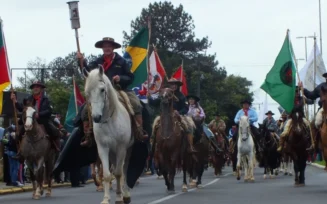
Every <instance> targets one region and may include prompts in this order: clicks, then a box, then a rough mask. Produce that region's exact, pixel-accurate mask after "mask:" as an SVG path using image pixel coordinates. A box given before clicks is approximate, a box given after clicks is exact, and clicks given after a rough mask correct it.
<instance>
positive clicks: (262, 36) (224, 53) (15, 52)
mask: <svg viewBox="0 0 327 204" xmlns="http://www.w3.org/2000/svg"><path fill="white" fill-rule="evenodd" d="M151 2H155V1H150V0H137V1H136V0H124V1H117V0H81V1H80V2H79V12H80V17H81V19H80V20H81V29H80V30H79V33H80V36H81V38H80V43H81V50H82V52H85V53H87V54H99V53H100V52H101V50H99V49H96V48H94V43H95V42H96V41H97V40H99V39H101V38H102V37H105V36H106V37H113V38H115V40H116V41H118V42H122V40H123V35H122V31H123V30H125V31H128V32H129V31H130V22H131V20H133V19H135V17H137V16H139V15H140V13H141V10H142V8H145V7H147V6H148V4H149V3H151ZM172 2H173V4H174V5H176V6H177V5H178V4H180V3H181V4H183V6H184V9H185V11H186V12H188V13H189V14H191V15H192V17H193V19H194V23H195V34H196V36H197V37H198V38H201V37H204V36H207V35H208V36H209V39H210V40H211V41H212V47H211V48H210V49H209V50H208V51H207V53H211V54H213V53H217V60H219V62H220V66H225V67H226V69H227V72H228V74H236V75H241V76H244V77H246V78H248V79H249V80H251V81H253V87H252V90H253V91H255V90H257V89H258V88H259V87H260V85H261V84H262V82H263V81H264V78H265V76H266V74H267V72H268V71H269V70H270V68H271V67H272V65H273V63H274V60H275V58H276V56H277V54H278V52H279V50H280V48H281V46H282V43H283V40H284V38H285V35H286V30H287V29H290V30H291V39H292V43H293V47H294V50H295V54H296V57H297V58H305V49H304V40H303V39H296V37H297V36H308V35H313V34H314V32H316V34H317V35H318V45H320V44H319V14H318V12H319V9H318V8H319V7H318V0H264V1H263V0H201V1H200V0H173V1H172ZM0 5H1V6H0V17H1V18H2V19H3V21H4V32H5V36H6V43H7V50H8V53H9V61H10V66H11V67H12V68H21V67H26V64H27V62H28V61H29V60H34V59H35V58H36V57H40V58H43V59H45V60H46V61H47V62H50V61H51V60H52V59H54V58H55V57H58V56H65V55H66V54H68V53H70V52H72V51H75V50H76V43H75V38H74V31H73V30H72V29H71V27H70V20H69V10H68V5H67V4H66V1H65V0H55V1H54V0H51V1H50V0H28V1H26V0H0ZM326 9H327V5H326V4H324V2H322V9H321V10H322V32H323V35H322V38H323V48H324V47H325V48H326V52H327V46H326V44H327V41H324V39H326V40H327V32H324V31H325V29H324V28H325V26H324V25H326V23H325V19H326V17H327V12H324V11H326ZM312 46H313V40H312V39H308V53H309V54H310V51H311V48H312ZM322 51H323V56H326V55H324V51H325V50H324V49H322ZM118 52H121V50H118ZM324 59H325V57H324ZM324 61H326V59H325V60H324ZM303 65H304V61H299V67H300V68H302V67H303ZM20 72H21V71H14V72H13V78H16V77H17V76H19V75H20ZM15 83H17V82H16V81H14V85H15ZM256 93H257V94H256V100H255V102H260V103H261V102H263V100H264V97H263V96H264V93H262V91H256ZM269 103H274V101H272V100H271V99H270V100H269ZM268 109H271V110H272V111H273V112H275V113H276V112H277V105H273V104H270V105H269V106H268ZM276 115H277V116H276V117H278V115H279V114H276Z"/></svg>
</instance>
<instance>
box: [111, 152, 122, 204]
mask: <svg viewBox="0 0 327 204" xmlns="http://www.w3.org/2000/svg"><path fill="white" fill-rule="evenodd" d="M125 158H126V149H125V148H122V147H121V148H117V152H116V166H115V170H114V175H115V177H116V181H117V190H116V204H123V203H124V201H123V188H122V187H123V183H124V182H123V181H124V180H123V179H124V177H123V166H124V162H125ZM109 182H110V181H109Z"/></svg>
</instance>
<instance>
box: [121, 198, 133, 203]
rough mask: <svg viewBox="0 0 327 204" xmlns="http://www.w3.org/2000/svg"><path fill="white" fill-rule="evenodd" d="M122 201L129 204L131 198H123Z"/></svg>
mask: <svg viewBox="0 0 327 204" xmlns="http://www.w3.org/2000/svg"><path fill="white" fill-rule="evenodd" d="M123 201H124V203H125V204H129V203H131V197H123Z"/></svg>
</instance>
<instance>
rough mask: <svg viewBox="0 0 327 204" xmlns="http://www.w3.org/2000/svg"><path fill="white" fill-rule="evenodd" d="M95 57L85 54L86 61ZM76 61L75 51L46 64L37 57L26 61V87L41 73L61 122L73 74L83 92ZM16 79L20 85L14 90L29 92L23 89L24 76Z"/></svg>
mask: <svg viewBox="0 0 327 204" xmlns="http://www.w3.org/2000/svg"><path fill="white" fill-rule="evenodd" d="M96 57H98V56H95V55H89V56H86V59H87V60H88V61H93V60H95V59H96ZM77 63H78V61H77V60H76V52H72V53H69V54H68V55H67V56H65V57H57V58H55V59H54V60H52V61H51V62H50V63H48V64H47V63H46V62H45V60H43V59H41V58H39V57H37V58H36V59H35V60H34V61H30V62H28V63H27V68H28V69H27V71H28V74H26V86H27V89H28V87H29V85H30V84H32V82H33V81H41V78H42V74H43V77H44V81H45V85H46V87H47V88H46V93H47V95H48V97H49V98H50V100H51V104H52V106H53V111H54V112H55V113H59V114H61V116H62V121H61V122H64V120H65V116H66V112H67V107H68V103H69V97H70V94H71V93H72V90H73V81H72V78H73V76H75V81H76V84H77V85H78V86H79V88H80V90H81V92H82V94H83V92H84V89H83V87H84V79H83V77H82V75H81V73H80V70H79V67H78V64H77ZM42 69H43V71H42ZM42 72H43V73H42ZM18 81H19V83H20V85H18V86H17V87H15V90H17V91H21V92H27V93H29V92H30V91H29V89H28V90H25V77H18Z"/></svg>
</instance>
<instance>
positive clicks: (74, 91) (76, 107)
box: [73, 75, 78, 115]
mask: <svg viewBox="0 0 327 204" xmlns="http://www.w3.org/2000/svg"><path fill="white" fill-rule="evenodd" d="M75 86H76V83H75V76H74V75H73V93H74V101H75V109H76V115H77V114H78V106H77V101H76V89H75Z"/></svg>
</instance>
